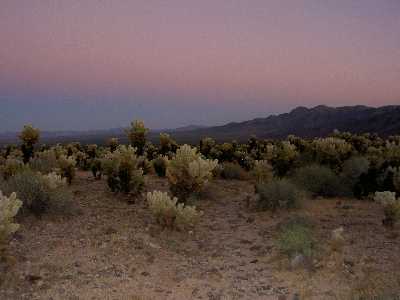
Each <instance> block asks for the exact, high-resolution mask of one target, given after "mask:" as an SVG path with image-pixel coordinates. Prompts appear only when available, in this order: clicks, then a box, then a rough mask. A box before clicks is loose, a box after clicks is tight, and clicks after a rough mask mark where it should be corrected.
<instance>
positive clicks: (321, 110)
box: [173, 105, 400, 141]
mask: <svg viewBox="0 0 400 300" xmlns="http://www.w3.org/2000/svg"><path fill="white" fill-rule="evenodd" d="M335 129H338V130H340V131H349V132H352V133H363V132H371V133H378V134H379V135H382V136H388V135H394V134H400V106H399V105H396V106H395V105H392V106H383V107H379V108H373V107H367V106H361V105H359V106H343V107H336V108H335V107H328V106H324V105H319V106H316V107H314V108H306V107H297V108H295V109H293V110H292V111H291V112H289V113H284V114H280V115H271V116H269V117H266V118H257V119H253V120H250V121H245V122H240V123H229V124H226V125H223V126H215V127H208V128H203V129H196V130H191V131H186V132H175V133H174V134H173V137H175V138H176V139H177V140H178V141H186V140H192V139H194V137H195V138H196V139H199V138H201V137H205V136H209V137H212V138H215V139H217V140H218V141H226V140H232V139H236V140H239V141H243V140H246V139H248V138H249V137H250V136H251V135H256V136H257V137H259V138H272V139H280V138H285V137H287V136H288V135H290V134H294V135H296V136H300V137H305V138H312V137H323V136H327V135H329V134H330V133H332V131H333V130H335Z"/></svg>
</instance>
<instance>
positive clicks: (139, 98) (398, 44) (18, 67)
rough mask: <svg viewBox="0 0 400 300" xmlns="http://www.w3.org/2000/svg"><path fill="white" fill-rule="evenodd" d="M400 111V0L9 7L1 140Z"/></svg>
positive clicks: (64, 1) (2, 43) (3, 0)
mask: <svg viewBox="0 0 400 300" xmlns="http://www.w3.org/2000/svg"><path fill="white" fill-rule="evenodd" d="M319 104H325V105H330V106H342V105H355V104H363V105H370V106H381V105H389V104H400V1H399V0H325V1H320V0H296V1H293V0H251V1H245V0H201V1H198V0H196V1H195V0H158V1H157V0H141V1H139V0H113V1H110V0H81V1H78V0H52V1H50V0H0V132H2V131H15V130H19V129H20V128H21V127H22V126H23V124H26V123H31V124H33V125H34V126H36V127H39V128H41V129H43V130H87V129H100V128H115V127H120V126H126V125H128V124H129V122H130V121H131V120H133V119H141V120H144V121H145V124H146V125H147V126H148V127H150V128H173V127H179V126H185V125H189V124H200V125H214V124H224V123H226V122H230V121H242V120H247V119H252V118H256V117H265V116H268V115H269V114H276V113H283V112H288V111H289V110H291V109H293V108H294V107H296V106H299V105H302V106H307V107H311V106H315V105H319Z"/></svg>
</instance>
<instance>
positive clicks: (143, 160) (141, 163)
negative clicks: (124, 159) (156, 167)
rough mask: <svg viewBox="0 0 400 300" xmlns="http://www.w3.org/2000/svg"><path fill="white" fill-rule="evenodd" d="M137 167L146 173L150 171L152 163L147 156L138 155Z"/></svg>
mask: <svg viewBox="0 0 400 300" xmlns="http://www.w3.org/2000/svg"><path fill="white" fill-rule="evenodd" d="M138 167H139V168H140V169H142V171H143V174H144V175H146V174H149V173H150V172H151V171H152V167H153V165H152V164H151V162H150V161H149V160H148V159H147V157H146V156H144V155H143V156H139V157H138Z"/></svg>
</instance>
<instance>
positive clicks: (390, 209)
mask: <svg viewBox="0 0 400 300" xmlns="http://www.w3.org/2000/svg"><path fill="white" fill-rule="evenodd" d="M374 200H375V201H376V202H378V203H380V204H382V206H383V211H384V213H385V219H383V221H382V223H383V224H384V225H386V226H389V227H393V226H394V224H395V223H396V222H397V221H399V220H400V199H396V193H395V192H389V191H385V192H376V193H375V196H374Z"/></svg>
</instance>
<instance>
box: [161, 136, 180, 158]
mask: <svg viewBox="0 0 400 300" xmlns="http://www.w3.org/2000/svg"><path fill="white" fill-rule="evenodd" d="M177 148H178V145H177V144H176V142H175V141H174V140H173V139H172V138H171V137H170V135H169V134H167V133H160V154H163V155H166V154H168V153H169V152H172V153H174V152H175V151H176V149H177Z"/></svg>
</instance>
